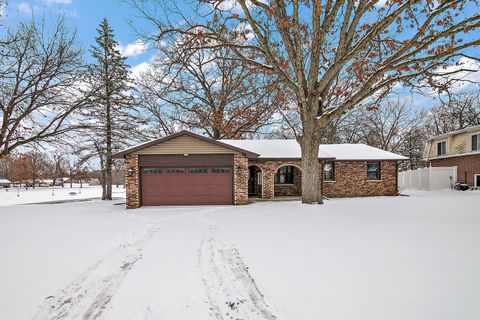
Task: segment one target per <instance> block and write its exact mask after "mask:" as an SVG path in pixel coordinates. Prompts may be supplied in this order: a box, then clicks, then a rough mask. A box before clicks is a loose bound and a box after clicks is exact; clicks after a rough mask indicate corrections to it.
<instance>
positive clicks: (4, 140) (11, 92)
mask: <svg viewBox="0 0 480 320" xmlns="http://www.w3.org/2000/svg"><path fill="white" fill-rule="evenodd" d="M75 41H76V36H75V34H73V33H71V32H69V31H68V30H67V29H66V27H65V23H64V21H63V19H59V20H58V21H57V22H56V23H55V24H54V25H53V27H51V28H48V27H46V26H45V23H44V22H37V21H35V20H34V19H32V20H31V21H30V22H28V23H23V22H19V24H18V26H17V28H16V29H15V30H11V29H10V30H8V31H7V35H6V37H5V41H4V42H2V43H1V44H0V157H1V156H4V155H7V154H9V153H10V152H12V150H15V149H16V148H18V147H21V146H26V145H29V144H32V143H35V142H41V141H48V140H52V139H53V138H54V137H56V136H58V135H62V134H64V133H66V132H69V131H71V130H73V129H75V128H76V127H78V126H77V125H73V124H72V123H70V121H69V120H70V116H71V115H72V114H73V113H74V112H75V111H76V110H78V109H79V108H81V107H82V106H84V105H86V104H87V103H88V98H87V96H86V95H85V93H84V92H83V91H82V88H81V86H79V85H78V84H79V79H80V78H81V71H82V51H81V50H80V49H79V48H78V47H77V46H76V43H75Z"/></svg>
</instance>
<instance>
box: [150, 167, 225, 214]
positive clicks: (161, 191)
mask: <svg viewBox="0 0 480 320" xmlns="http://www.w3.org/2000/svg"><path fill="white" fill-rule="evenodd" d="M151 169H152V168H149V167H143V168H142V171H141V172H142V175H141V184H142V204H143V205H182V204H232V203H233V173H232V172H233V168H232V167H231V166H222V168H218V167H209V168H207V170H203V171H206V173H204V172H200V173H198V168H197V167H195V166H192V167H183V169H184V171H182V170H180V172H178V173H173V172H172V170H168V168H157V169H156V170H151ZM189 169H192V170H189ZM195 169H197V170H195ZM219 169H220V170H219ZM195 171H196V172H195Z"/></svg>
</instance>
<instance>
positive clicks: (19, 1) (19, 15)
mask: <svg viewBox="0 0 480 320" xmlns="http://www.w3.org/2000/svg"><path fill="white" fill-rule="evenodd" d="M32 13H33V14H34V15H35V16H42V15H45V16H46V17H47V19H55V18H56V16H57V15H58V14H59V13H63V14H64V15H65V17H66V20H67V23H68V25H69V26H70V27H71V28H72V29H76V31H77V34H78V40H79V42H80V44H81V45H82V47H83V48H84V49H85V53H86V54H85V57H86V58H89V53H88V50H89V49H90V46H91V45H92V44H94V42H95V37H96V36H97V32H96V28H97V27H98V25H99V23H100V21H101V20H102V19H103V18H104V17H106V18H107V19H108V21H109V23H110V25H111V27H112V28H113V30H114V31H115V36H116V40H117V41H119V42H120V43H121V45H122V47H121V48H122V51H123V54H124V55H126V56H127V57H128V59H127V63H128V64H129V65H130V66H131V67H135V66H137V65H139V64H140V63H142V62H144V61H148V59H149V58H150V57H151V55H152V54H153V52H152V51H151V50H150V51H148V50H146V52H144V50H145V49H146V48H145V45H143V44H142V43H140V42H136V40H138V35H136V34H135V32H134V31H132V29H131V28H130V26H129V25H128V23H127V19H132V18H133V19H135V15H136V12H135V11H134V10H133V9H131V8H129V7H128V6H127V5H125V4H122V3H121V2H120V1H118V0H96V1H95V0H9V1H8V7H7V17H6V18H5V19H4V24H5V25H7V26H8V25H12V24H14V23H15V22H16V21H17V19H27V18H30V17H31V15H32ZM135 21H136V23H137V24H142V23H145V22H144V21H142V20H141V19H135ZM146 27H147V26H146Z"/></svg>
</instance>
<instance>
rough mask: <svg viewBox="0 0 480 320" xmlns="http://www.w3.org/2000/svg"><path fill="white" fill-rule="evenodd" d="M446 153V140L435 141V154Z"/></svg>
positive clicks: (442, 154)
mask: <svg viewBox="0 0 480 320" xmlns="http://www.w3.org/2000/svg"><path fill="white" fill-rule="evenodd" d="M446 154H447V141H440V142H437V156H444V155H446Z"/></svg>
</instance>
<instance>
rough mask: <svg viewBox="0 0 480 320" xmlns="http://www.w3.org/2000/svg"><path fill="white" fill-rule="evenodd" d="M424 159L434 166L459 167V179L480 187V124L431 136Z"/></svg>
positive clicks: (460, 181) (461, 181)
mask: <svg viewBox="0 0 480 320" xmlns="http://www.w3.org/2000/svg"><path fill="white" fill-rule="evenodd" d="M424 159H425V160H426V161H429V162H430V165H431V166H432V167H452V166H456V167H457V180H458V181H456V182H459V183H466V184H468V185H469V186H472V187H480V125H478V126H473V127H470V128H466V129H462V130H458V131H454V132H449V133H445V134H442V135H438V136H435V137H433V138H431V139H430V140H429V141H428V142H427V144H426V146H425V151H424Z"/></svg>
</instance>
